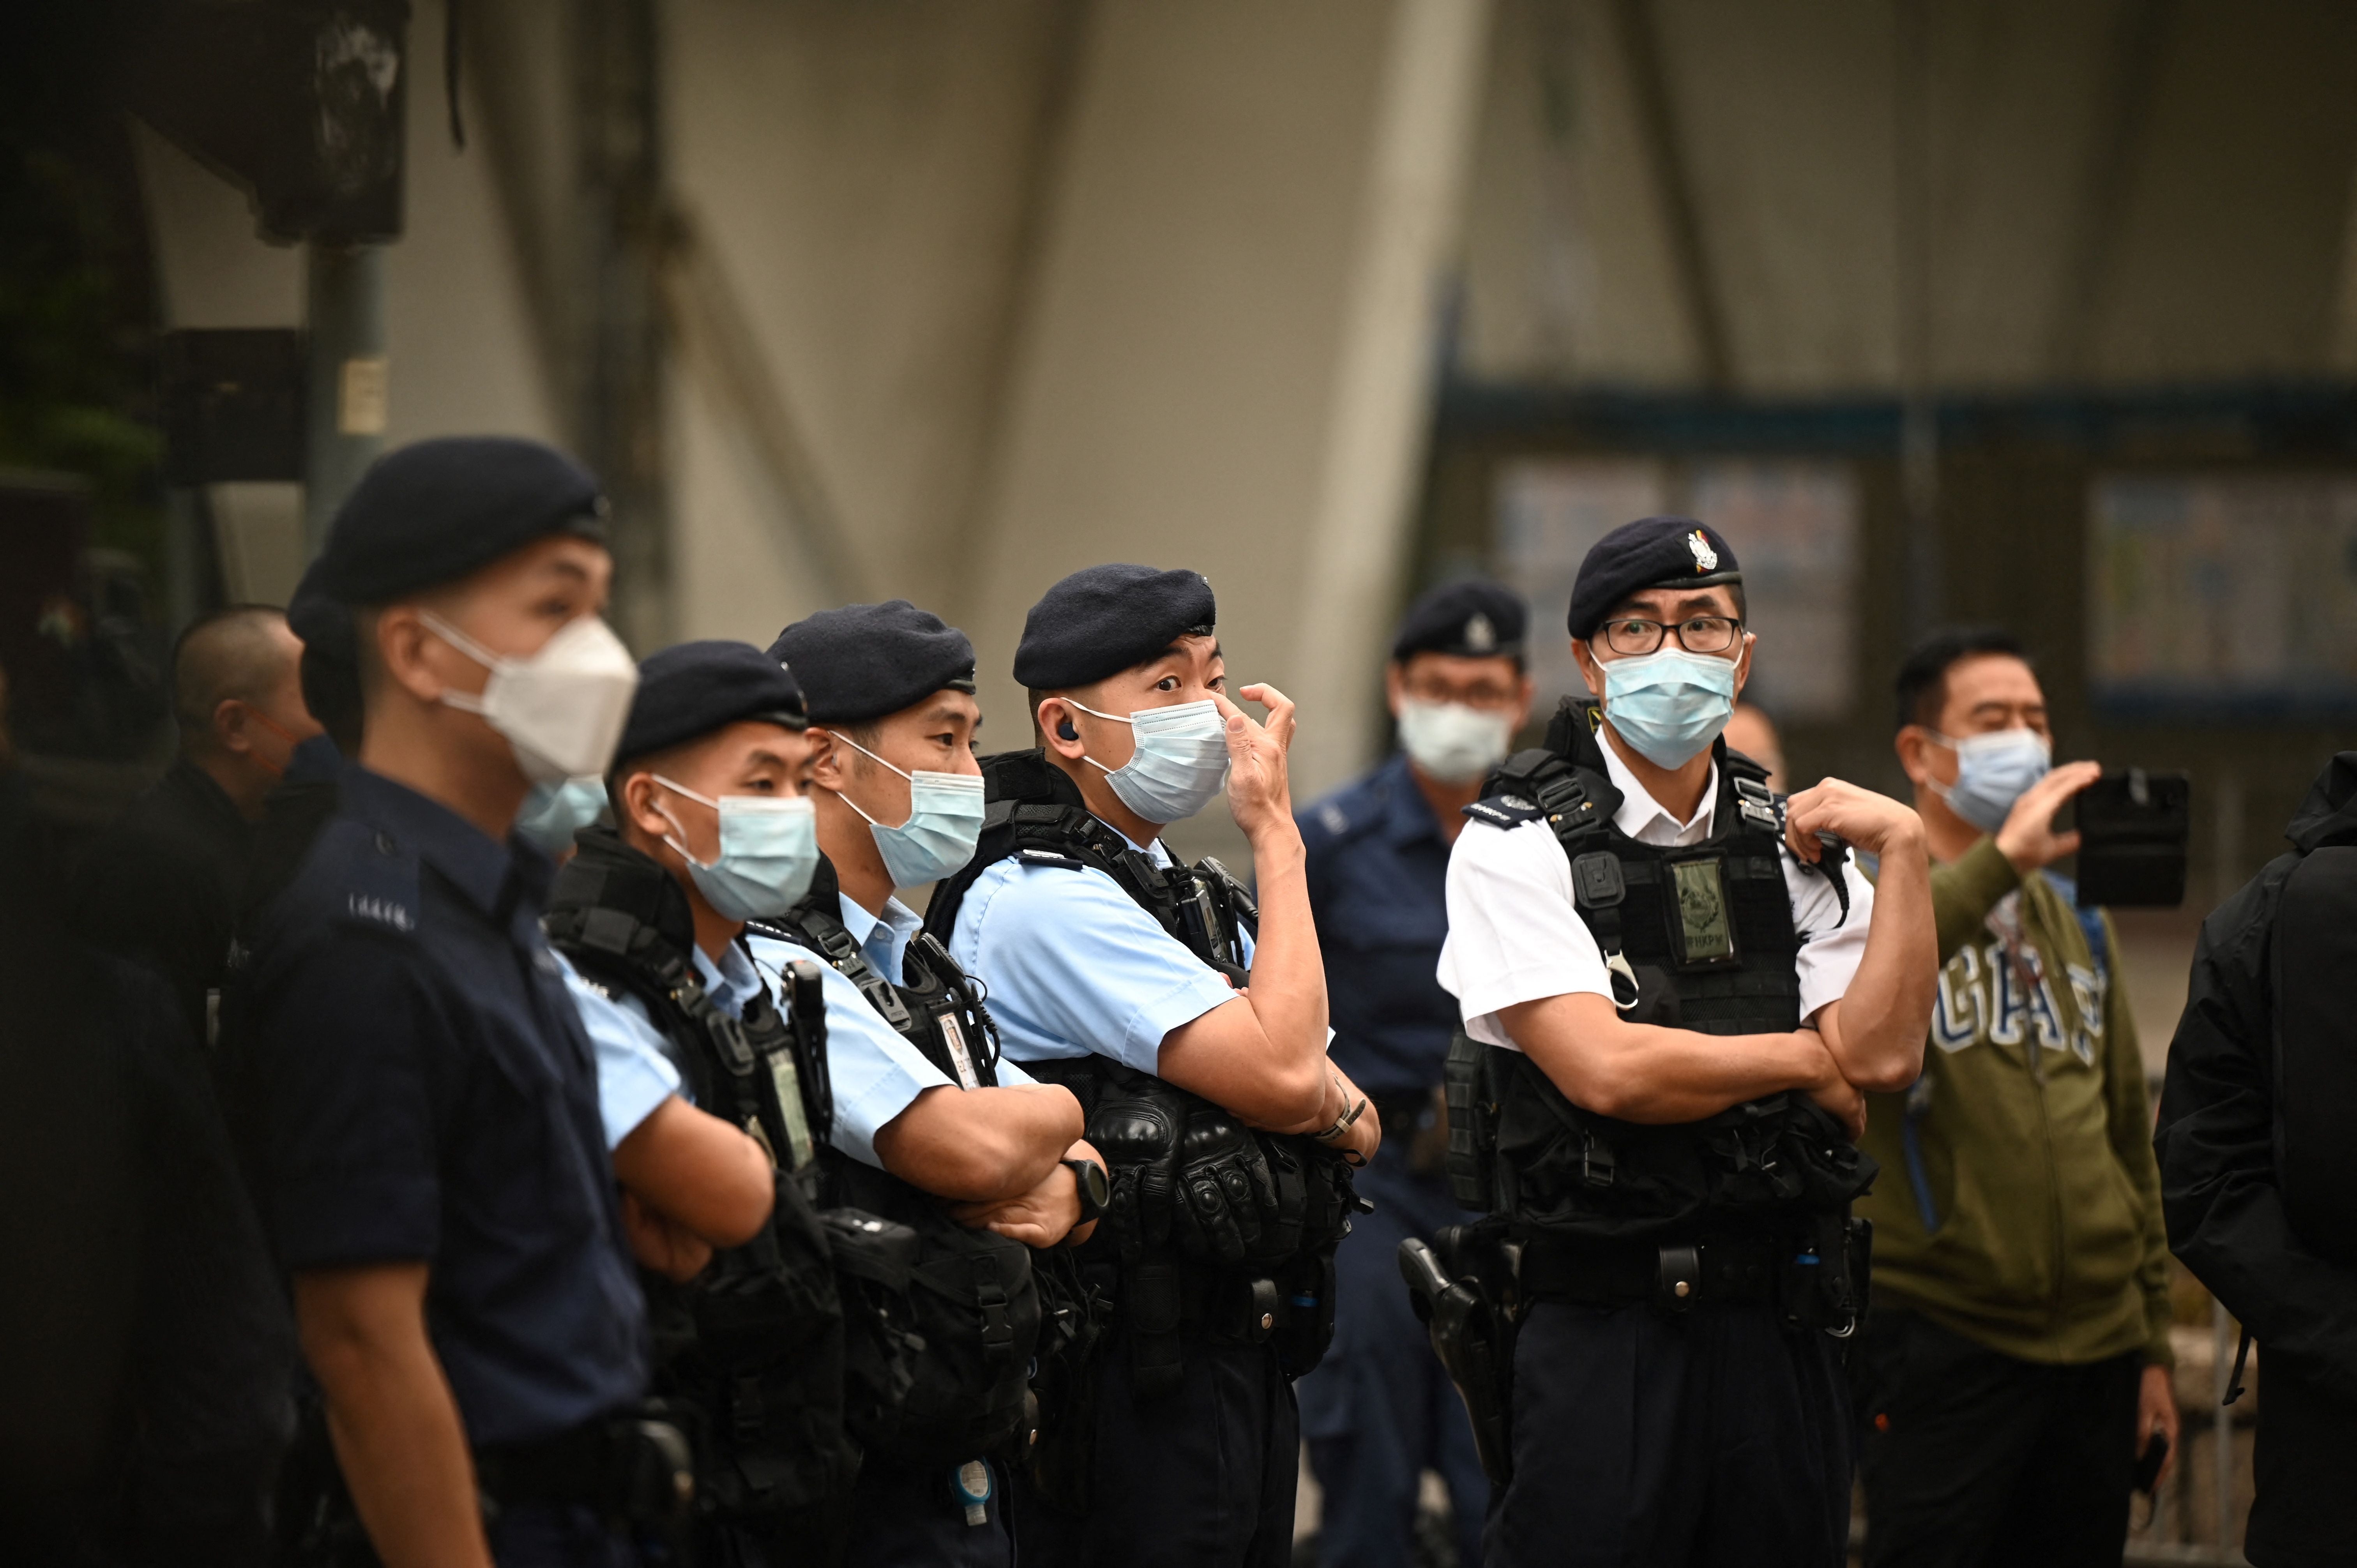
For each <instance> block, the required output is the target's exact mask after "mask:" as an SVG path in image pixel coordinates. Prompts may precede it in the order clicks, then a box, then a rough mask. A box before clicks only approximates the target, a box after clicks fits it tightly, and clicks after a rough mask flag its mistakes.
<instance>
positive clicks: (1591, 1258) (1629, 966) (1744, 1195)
mask: <svg viewBox="0 0 2357 1568" xmlns="http://www.w3.org/2000/svg"><path fill="white" fill-rule="evenodd" d="M1743 614H1744V605H1743V598H1742V579H1741V576H1740V575H1739V574H1738V568H1737V565H1736V560H1735V553H1734V551H1733V550H1732V549H1731V548H1729V546H1728V544H1727V541H1726V540H1725V539H1724V538H1723V537H1722V536H1721V535H1720V534H1719V533H1718V532H1717V531H1716V530H1714V529H1711V528H1708V527H1706V526H1705V525H1703V524H1701V523H1698V522H1695V521H1693V520H1692V519H1688V518H1666V517H1656V518H1646V519H1643V520H1641V521H1637V522H1633V523H1630V524H1628V525H1626V526H1624V527H1621V528H1619V529H1616V530H1614V531H1613V532H1610V533H1609V534H1607V535H1606V536H1605V537H1604V538H1603V539H1602V540H1600V541H1599V542H1598V543H1597V545H1596V546H1595V548H1594V549H1593V550H1591V551H1590V552H1589V553H1588V555H1587V559H1586V560H1585V562H1583V563H1582V564H1581V567H1580V572H1579V576H1578V579H1577V584H1576V585H1575V586H1574V588H1573V590H1572V598H1571V607H1570V615H1569V618H1568V625H1569V629H1570V632H1571V636H1572V639H1573V642H1572V650H1573V653H1574V656H1575V657H1576V658H1577V660H1578V664H1579V669H1580V672H1581V674H1582V676H1583V677H1584V678H1585V679H1586V681H1587V687H1588V690H1589V692H1590V693H1594V694H1595V695H1596V696H1598V697H1600V699H1601V706H1600V708H1598V707H1596V706H1592V705H1588V704H1583V703H1570V702H1566V703H1565V704H1564V705H1563V706H1562V707H1561V708H1559V709H1558V710H1557V713H1556V714H1555V720H1554V722H1553V724H1552V725H1551V726H1550V728H1549V731H1548V736H1547V746H1546V748H1545V749H1544V751H1536V752H1523V753H1519V754H1517V755H1516V756H1515V757H1511V758H1509V759H1508V760H1507V762H1506V763H1505V764H1504V765H1503V766H1502V767H1501V768H1500V769H1499V771H1498V773H1497V775H1495V776H1494V777H1495V778H1496V779H1498V780H1499V782H1500V785H1501V792H1500V793H1497V794H1495V795H1494V796H1491V798H1489V799H1485V800H1482V801H1480V802H1478V803H1477V804H1476V805H1474V806H1473V807H1471V808H1469V811H1468V815H1469V818H1470V822H1469V825H1468V827H1467V829H1466V831H1465V832H1464V834H1463V835H1462V836H1461V837H1459V838H1458V841H1457V845H1456V848H1455V849H1454V851H1453V852H1452V853H1451V854H1450V858H1449V865H1448V941H1447V944H1446V945H1445V946H1444V948H1443V950H1442V952H1441V960H1440V982H1441V983H1442V984H1443V985H1444V986H1446V987H1447V988H1448V990H1449V991H1450V992H1451V993H1453V994H1454V995H1455V996H1456V997H1457V1000H1458V1007H1459V1009H1460V1011H1461V1013H1462V1015H1463V1017H1464V1019H1465V1024H1466V1029H1467V1032H1468V1035H1469V1036H1470V1041H1471V1042H1478V1043H1480V1045H1481V1046H1485V1047H1490V1048H1489V1049H1487V1051H1486V1053H1484V1054H1480V1055H1478V1056H1477V1055H1476V1054H1475V1053H1474V1052H1473V1051H1472V1050H1471V1049H1470V1048H1468V1050H1466V1051H1465V1052H1464V1053H1463V1054H1462V1056H1461V1057H1460V1056H1459V1054H1458V1053H1457V1052H1455V1051H1452V1058H1453V1059H1452V1061H1451V1064H1450V1072H1451V1077H1452V1079H1455V1078H1456V1077H1457V1075H1458V1072H1459V1070H1460V1068H1459V1062H1460V1060H1461V1061H1463V1062H1464V1063H1465V1064H1466V1066H1468V1067H1478V1068H1479V1069H1481V1072H1482V1079H1483V1081H1482V1082H1481V1084H1480V1091H1479V1092H1478V1093H1477V1094H1470V1095H1469V1096H1467V1098H1468V1100H1469V1101H1474V1102H1478V1104H1479V1105H1480V1107H1481V1109H1482V1110H1483V1112H1485V1114H1484V1115H1483V1116H1482V1117H1480V1118H1478V1119H1477V1120H1478V1121H1480V1122H1486V1125H1476V1126H1475V1127H1473V1128H1470V1129H1469V1132H1470V1133H1471V1134H1472V1136H1471V1140H1470V1142H1471V1143H1472V1144H1473V1146H1474V1147H1475V1148H1476V1149H1480V1148H1483V1147H1484V1146H1485V1145H1486V1152H1487V1155H1488V1160H1487V1168H1486V1169H1479V1170H1476V1169H1468V1170H1466V1171H1465V1173H1464V1174H1466V1175H1468V1176H1485V1177H1486V1178H1487V1180H1486V1181H1485V1182H1483V1183H1482V1184H1481V1185H1482V1186H1484V1187H1486V1188H1487V1196H1488V1197H1490V1199H1491V1202H1492V1204H1493V1205H1494V1207H1495V1208H1496V1209H1497V1212H1498V1214H1499V1216H1500V1219H1501V1222H1502V1225H1503V1227H1504V1233H1505V1239H1507V1240H1512V1241H1513V1242H1515V1243H1518V1244H1519V1245H1520V1249H1521V1251H1520V1267H1519V1274H1518V1286H1517V1288H1518V1289H1519V1291H1520V1293H1521V1294H1522V1297H1523V1300H1524V1301H1525V1302H1527V1303H1529V1304H1530V1305H1528V1306H1527V1308H1526V1312H1525V1315H1524V1316H1523V1317H1522V1319H1521V1323H1520V1328H1519V1333H1518V1337H1517V1338H1516V1340H1515V1343H1514V1345H1513V1348H1512V1360H1511V1365H1512V1392H1511V1402H1512V1403H1511V1409H1512V1423H1511V1431H1512V1438H1511V1444H1512V1446H1511V1455H1512V1477H1511V1479H1510V1480H1509V1481H1507V1483H1506V1485H1505V1489H1504V1491H1503V1493H1502V1495H1501V1496H1500V1497H1499V1498H1497V1500H1496V1502H1495V1503H1494V1505H1493V1508H1492V1511H1491V1520H1490V1524H1489V1528H1488V1532H1487V1536H1486V1545H1487V1548H1488V1552H1487V1554H1486V1560H1487V1561H1489V1562H1491V1563H1506V1564H1516V1563H1550V1564H1557V1563H1824V1564H1834V1563H1840V1562H1841V1561H1842V1559H1843V1556H1844V1553H1845V1552H1846V1542H1847V1532H1848V1499H1849V1487H1850V1466H1849V1444H1848V1440H1847V1435H1846V1422H1847V1416H1846V1394H1845V1391H1844V1389H1843V1385H1842V1380H1841V1375H1840V1367H1839V1362H1838V1359H1837V1357H1838V1345H1837V1341H1836V1339H1835V1337H1834V1336H1835V1335H1840V1334H1846V1333H1847V1332H1849V1331H1850V1330H1851V1329H1852V1328H1853V1327H1854V1326H1855V1322H1856V1316H1857V1310H1858V1306H1859V1299H1860V1298H1859V1290H1860V1286H1861V1285H1862V1281H1860V1280H1857V1279H1856V1278H1855V1275H1856V1274H1857V1273H1859V1272H1860V1271H1862V1268H1863V1261H1862V1259H1856V1258H1854V1257H1853V1256H1852V1253H1853V1252H1854V1251H1856V1249H1855V1247H1854V1246H1853V1245H1851V1244H1850V1243H1851V1233H1850V1230H1849V1228H1848V1226H1847V1224H1846V1205H1847V1202H1848V1200H1849V1199H1850V1198H1851V1197H1855V1196H1856V1195H1857V1191H1858V1190H1860V1189H1861V1188H1862V1187H1863V1186H1864V1185H1865V1182H1866V1180H1867V1179H1868V1178H1869V1177H1870V1176H1871V1166H1870V1165H1869V1164H1867V1162H1864V1161H1863V1160H1862V1159H1861V1158H1860V1156H1859V1155H1857V1151H1856V1149H1855V1148H1854V1147H1853V1146H1851V1144H1850V1142H1849V1140H1850V1139H1851V1138H1853V1137H1854V1136H1855V1135H1856V1133H1857V1131H1858V1127H1859V1119H1860V1100H1859V1090H1861V1089H1873V1090H1894V1089H1899V1088H1903V1087H1905V1085H1906V1084H1907V1083H1909V1082H1910V1081H1911V1080H1912V1079H1914V1077H1915V1075H1916V1073H1917V1072H1918V1071H1919V1070H1920V1069H1921V1057H1922V1049H1923V1046H1922V1036H1923V1032H1924V1030H1925V1029H1926V1028H1927V1027H1928V1026H1929V1024H1930V1020H1931V1008H1932V981H1933V975H1934V972H1935V969H1936V964H1935V962H1934V958H1933V954H1934V947H1933V939H1932V915H1931V898H1930V893H1929V889H1928V868H1927V864H1926V857H1925V851H1924V847H1923V830H1922V826H1921V822H1919V821H1918V820H1917V819H1916V817H1915V815H1914V813H1913V812H1911V811H1908V810H1907V809H1905V808H1904V807H1902V806H1900V805H1899V804H1898V803H1897V802H1895V801H1892V800H1886V799H1884V798H1883V797H1881V796H1878V795H1873V794H1869V793H1867V792H1866V791H1865V790H1862V789H1855V788H1853V787H1851V786H1849V785H1847V784H1843V783H1840V782H1837V781H1835V780H1831V779H1828V780H1826V781H1825V782H1824V783H1822V784H1819V785H1818V786H1816V787H1815V788H1814V789H1808V790H1804V791H1803V792H1802V793H1800V794H1798V795H1795V796H1793V797H1792V799H1791V800H1789V801H1785V802H1779V801H1778V800H1776V799H1775V798H1774V797H1771V796H1770V793H1769V791H1768V790H1767V789H1766V788H1765V786H1764V785H1763V784H1761V783H1760V779H1759V770H1758V769H1757V768H1756V767H1755V766H1754V765H1751V764H1749V763H1747V762H1744V761H1743V760H1742V759H1740V758H1738V757H1736V756H1734V755H1733V754H1730V753H1729V752H1727V749H1726V747H1725V746H1724V743H1723V742H1721V741H1720V740H1719V738H1718V736H1719V732H1720V730H1721V729H1722V728H1723V726H1724V725H1726V722H1727V714H1728V711H1729V709H1730V707H1731V706H1732V704H1733V702H1734V699H1735V696H1736V694H1737V693H1738V692H1739V691H1740V690H1741V689H1742V686H1743V682H1744V679H1745V677H1746V676H1747V675H1748V674H1749V670H1750V660H1751V649H1752V640H1753V639H1752V634H1751V633H1749V631H1747V630H1745V629H1744V627H1743ZM1820 833H1832V834H1836V835H1838V836H1839V837H1840V838H1841V839H1845V840H1846V841H1848V843H1851V844H1855V845H1857V846H1858V847H1859V848H1861V849H1863V850H1867V851H1870V852H1873V853H1875V854H1878V855H1879V856H1880V857H1881V874H1880V887H1879V891H1878V892H1877V891H1876V890H1875V889H1874V888H1871V887H1869V886H1868V885H1867V883H1866V881H1865V880H1864V879H1863V878H1862V877H1860V876H1859V875H1857V874H1856V873H1855V872H1854V870H1853V869H1852V868H1851V867H1850V866H1848V865H1846V864H1844V863H1843V862H1844V858H1845V857H1844V856H1843V854H1841V852H1840V851H1839V850H1838V849H1837V848H1836V847H1835V846H1834V845H1830V844H1828V843H1825V842H1824V840H1822V839H1820V837H1819V836H1818V835H1819V834H1820ZM1451 1100H1452V1104H1454V1103H1455V1102H1456V1101H1457V1100H1458V1086H1457V1084H1456V1083H1455V1082H1453V1081H1452V1084H1451ZM1452 1174H1455V1173H1454V1172H1453V1173H1452Z"/></svg>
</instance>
